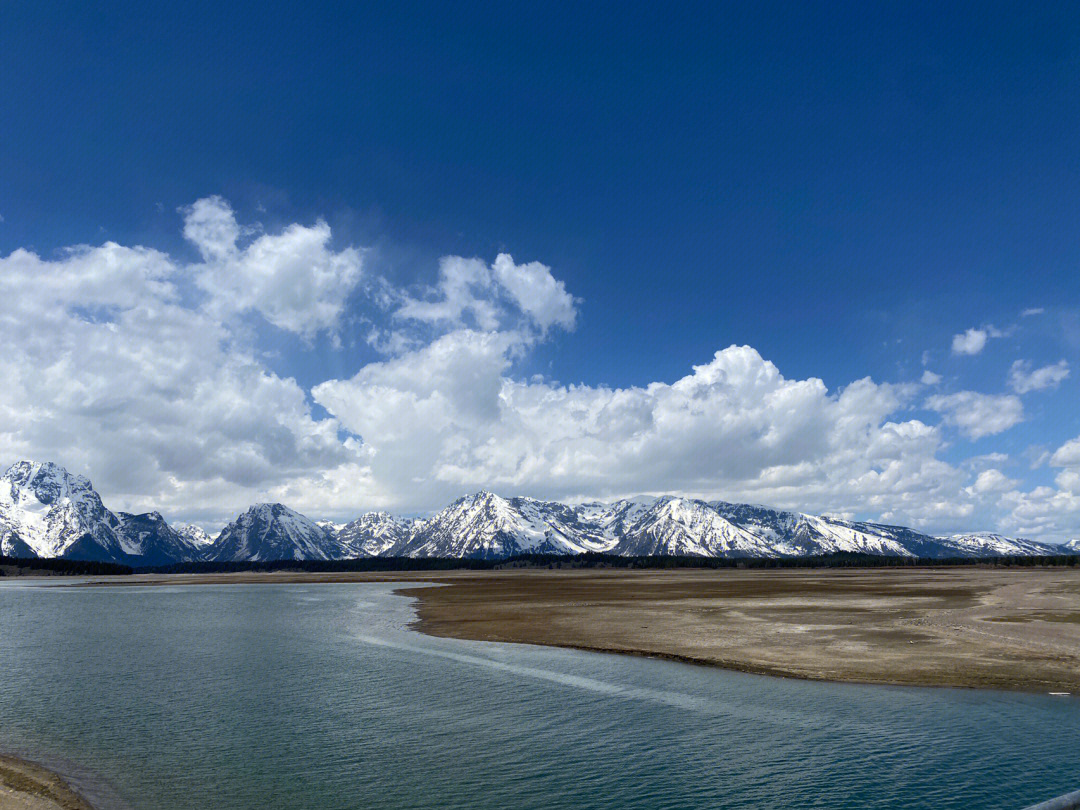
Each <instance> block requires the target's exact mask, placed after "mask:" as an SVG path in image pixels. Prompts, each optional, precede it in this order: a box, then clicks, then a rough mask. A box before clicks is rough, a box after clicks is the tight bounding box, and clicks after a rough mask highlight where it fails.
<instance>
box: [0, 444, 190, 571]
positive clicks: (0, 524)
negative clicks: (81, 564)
mask: <svg viewBox="0 0 1080 810" xmlns="http://www.w3.org/2000/svg"><path fill="white" fill-rule="evenodd" d="M0 551H2V552H3V553H4V554H7V555H10V556H20V557H64V558H67V559H74V560H95V561H100V562H118V563H127V564H129V565H167V564H169V563H174V562H181V561H184V560H191V559H197V558H198V555H199V551H198V549H197V547H196V546H195V545H193V544H192V543H191V542H190V541H189V540H188V539H187V538H185V537H184V536H182V535H181V534H180V533H178V532H177V531H175V530H174V529H172V528H171V527H170V526H169V524H167V523H166V522H165V520H164V518H162V517H161V515H160V514H158V513H157V512H148V513H146V514H142V515H133V514H129V513H127V512H119V513H114V512H110V511H109V510H108V509H106V508H105V506H104V504H103V503H102V502H101V497H100V496H99V495H98V494H97V492H96V491H95V490H94V487H93V485H91V483H90V481H89V480H88V479H86V478H84V477H83V476H81V475H72V474H71V473H69V472H68V471H67V470H65V469H64V468H63V467H61V466H59V465H58V464H53V463H51V462H46V463H44V464H39V463H35V462H32V461H20V462H17V463H15V464H12V465H11V467H9V468H8V469H7V471H6V472H5V473H4V475H3V477H2V478H0Z"/></svg>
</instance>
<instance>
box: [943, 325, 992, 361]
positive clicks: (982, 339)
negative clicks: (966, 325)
mask: <svg viewBox="0 0 1080 810" xmlns="http://www.w3.org/2000/svg"><path fill="white" fill-rule="evenodd" d="M988 337H990V333H989V332H988V331H987V330H986V329H975V328H971V329H968V330H967V331H965V332H962V333H960V334H959V335H953V339H952V351H953V354H969V355H970V354H978V353H979V352H981V351H982V350H983V349H984V348H985V347H986V340H987V338H988Z"/></svg>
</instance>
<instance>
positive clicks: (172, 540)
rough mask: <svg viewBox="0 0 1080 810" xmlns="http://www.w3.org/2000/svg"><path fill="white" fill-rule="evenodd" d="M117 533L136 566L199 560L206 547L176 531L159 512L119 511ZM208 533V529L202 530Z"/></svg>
mask: <svg viewBox="0 0 1080 810" xmlns="http://www.w3.org/2000/svg"><path fill="white" fill-rule="evenodd" d="M116 517H117V519H118V520H119V522H120V525H119V527H118V531H117V534H118V536H119V538H120V547H121V548H122V549H123V551H124V554H125V555H127V557H128V560H127V562H131V563H134V564H135V565H171V564H172V563H177V562H184V561H187V560H197V559H199V558H200V557H201V556H202V553H203V549H204V546H203V545H200V544H198V543H196V542H194V541H193V540H192V539H191V538H190V537H189V536H187V535H185V534H183V533H182V532H179V531H177V530H176V529H174V528H173V527H171V526H170V525H169V524H168V523H166V522H165V518H163V517H162V516H161V515H160V513H158V512H146V513H145V514H142V515H131V514H128V513H127V512H117V513H116ZM203 534H205V532H203Z"/></svg>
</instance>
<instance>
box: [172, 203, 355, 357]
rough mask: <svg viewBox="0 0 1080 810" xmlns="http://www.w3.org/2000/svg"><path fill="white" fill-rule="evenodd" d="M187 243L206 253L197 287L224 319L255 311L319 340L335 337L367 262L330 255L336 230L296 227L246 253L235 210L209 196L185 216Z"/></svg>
mask: <svg viewBox="0 0 1080 810" xmlns="http://www.w3.org/2000/svg"><path fill="white" fill-rule="evenodd" d="M183 213H184V236H185V237H187V239H188V240H190V241H191V242H192V243H193V244H194V245H195V246H196V247H197V248H198V249H199V252H200V253H201V254H202V256H203V259H204V260H205V264H203V265H201V266H199V267H197V268H195V270H194V272H195V277H196V282H197V284H198V286H199V287H200V288H201V289H202V290H204V291H205V292H206V293H207V294H208V295H209V300H208V303H207V306H208V308H209V309H210V311H211V312H212V313H213V314H214V315H215V316H216V317H219V318H222V317H226V316H227V315H229V314H230V313H243V312H248V311H254V312H258V313H260V314H261V315H262V316H263V317H264V318H266V320H267V321H269V322H270V323H272V324H273V325H274V326H276V327H278V328H279V329H284V330H286V331H289V332H293V333H295V334H298V335H301V336H303V337H306V338H311V337H313V336H314V335H315V334H316V333H317V332H319V331H323V330H329V331H333V330H334V329H335V327H336V326H337V324H338V320H339V318H340V317H341V313H342V312H343V311H344V309H345V303H346V300H347V298H348V296H349V294H350V293H351V292H352V290H353V289H354V288H355V287H356V285H357V283H358V282H359V280H360V275H361V266H362V255H361V253H360V251H358V250H357V249H355V248H351V247H350V248H345V249H344V250H341V251H334V250H332V249H331V248H330V246H329V244H330V236H331V234H330V226H329V225H327V224H326V223H325V222H323V221H321V220H320V221H318V222H316V223H315V224H314V225H313V226H311V227H307V226H304V225H297V224H294V225H290V226H289V227H287V228H285V229H284V230H283V231H282V232H281V233H278V234H263V235H262V236H259V237H257V238H256V239H254V240H252V241H251V242H250V244H248V245H246V246H243V247H241V246H240V244H239V240H240V238H241V236H242V235H243V231H242V229H241V228H240V226H239V225H238V224H237V221H236V216H235V215H234V213H233V211H232V208H230V207H229V204H228V203H227V202H225V201H224V200H222V199H221V198H220V197H209V198H206V199H203V200H199V201H197V202H196V203H195V204H193V205H191V206H189V207H187V208H185V209H183Z"/></svg>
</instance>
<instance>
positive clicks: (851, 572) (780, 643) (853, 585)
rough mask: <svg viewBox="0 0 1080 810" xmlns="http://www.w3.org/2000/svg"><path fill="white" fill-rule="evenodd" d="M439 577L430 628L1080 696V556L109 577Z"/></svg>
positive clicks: (421, 592)
mask: <svg viewBox="0 0 1080 810" xmlns="http://www.w3.org/2000/svg"><path fill="white" fill-rule="evenodd" d="M380 581H381V582H387V581H404V582H432V583H441V584H443V585H444V586H445V587H439V588H429V587H419V588H418V587H403V588H402V590H401V592H402V593H405V594H408V595H409V596H413V597H415V598H416V599H417V607H416V610H417V620H416V622H415V623H414V627H415V628H416V629H418V630H420V631H422V632H425V633H429V634H431V635H436V636H449V637H454V638H468V639H478V640H487V641H504V642H525V643H532V644H545V645H550V646H558V647H575V648H580V649H587V650H602V651H608V652H622V653H633V654H639V655H654V656H661V657H668V658H674V659H679V660H683V661H690V662H694V663H701V664H710V665H715V666H721V667H726V668H730V669H737V670H743V671H747V672H758V673H766V674H772V675H785V676H792V677H799V678H813V679H821V680H832V681H858V682H863V683H888V684H909V685H931V686H965V687H988V688H999V689H1020V690H1027V691H1043V692H1070V693H1073V694H1077V695H1080V570H1078V569H1075V568H1040V569H1017V568H1010V569H1001V568H997V569H995V568H977V567H966V566H965V567H956V568H913V569H904V568H868V569H812V570H806V569H799V570H791V569H788V570H775V569H773V570H731V569H724V570H715V571H708V570H690V569H680V570H627V569H606V570H596V569H584V570H583V569H577V570H547V569H531V570H530V569H525V570H512V571H511V570H504V571H452V572H445V571H439V572H431V571H429V572H399V573H393V572H357V573H345V574H306V573H275V574H254V573H244V574H215V575H173V576H149V577H124V578H123V579H121V580H113V582H116V583H117V584H157V583H168V584H179V583H184V582H188V583H211V582H216V583H226V582H252V583H254V582H380Z"/></svg>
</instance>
